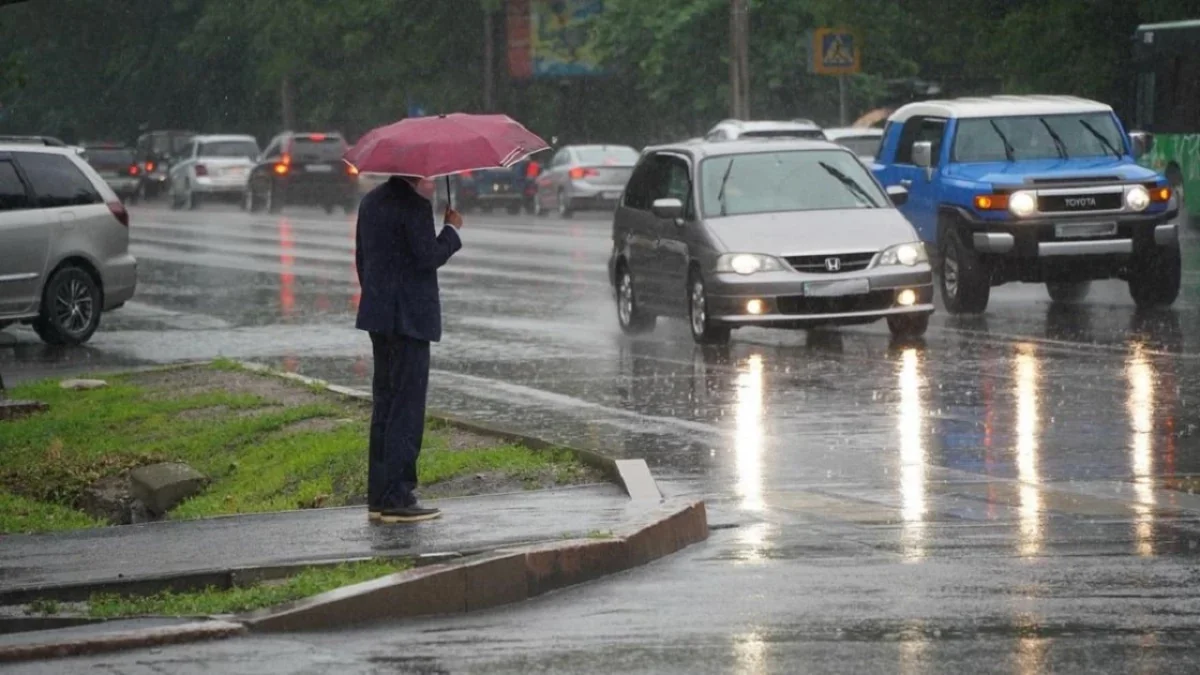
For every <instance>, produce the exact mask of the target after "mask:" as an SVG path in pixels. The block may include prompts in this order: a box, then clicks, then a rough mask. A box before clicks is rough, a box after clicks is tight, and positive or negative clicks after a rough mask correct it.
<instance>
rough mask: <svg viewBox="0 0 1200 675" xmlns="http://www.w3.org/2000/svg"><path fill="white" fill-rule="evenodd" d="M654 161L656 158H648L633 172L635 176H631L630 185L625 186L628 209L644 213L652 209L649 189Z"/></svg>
mask: <svg viewBox="0 0 1200 675" xmlns="http://www.w3.org/2000/svg"><path fill="white" fill-rule="evenodd" d="M653 160H654V157H647V158H645V159H643V160H642V162H641V163H640V164H638V165H637V168H635V169H634V170H633V175H632V176H630V178H629V183H628V184H626V186H625V206H626V207H628V208H631V209H640V210H642V211H646V210H648V209H649V208H650V192H649V188H650V180H651V173H652V172H653V168H654V161H653Z"/></svg>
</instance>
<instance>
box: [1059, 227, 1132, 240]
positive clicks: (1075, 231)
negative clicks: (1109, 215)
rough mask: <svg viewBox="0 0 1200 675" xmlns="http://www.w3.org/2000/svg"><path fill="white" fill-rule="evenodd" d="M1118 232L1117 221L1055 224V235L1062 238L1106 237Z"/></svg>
mask: <svg viewBox="0 0 1200 675" xmlns="http://www.w3.org/2000/svg"><path fill="white" fill-rule="evenodd" d="M1116 233H1117V224H1116V223H1060V224H1058V225H1055V226H1054V235H1055V236H1057V237H1058V238H1060V239H1082V238H1084V237H1104V236H1110V235H1114V234H1116Z"/></svg>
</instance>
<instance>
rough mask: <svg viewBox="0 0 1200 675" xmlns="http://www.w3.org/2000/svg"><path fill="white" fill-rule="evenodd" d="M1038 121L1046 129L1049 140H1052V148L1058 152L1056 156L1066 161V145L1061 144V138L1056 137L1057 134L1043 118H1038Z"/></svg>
mask: <svg viewBox="0 0 1200 675" xmlns="http://www.w3.org/2000/svg"><path fill="white" fill-rule="evenodd" d="M1038 121H1039V122H1041V123H1042V126H1044V127H1046V132H1047V133H1049V134H1050V138H1052V139H1054V147H1055V148H1056V149H1057V150H1058V156H1059V157H1061V158H1063V159H1066V158H1067V144H1066V143H1063V139H1062V136H1059V135H1058V132H1057V131H1055V130H1054V127H1052V126H1050V123H1049V122H1047V121H1046V118H1045V117H1039V118H1038Z"/></svg>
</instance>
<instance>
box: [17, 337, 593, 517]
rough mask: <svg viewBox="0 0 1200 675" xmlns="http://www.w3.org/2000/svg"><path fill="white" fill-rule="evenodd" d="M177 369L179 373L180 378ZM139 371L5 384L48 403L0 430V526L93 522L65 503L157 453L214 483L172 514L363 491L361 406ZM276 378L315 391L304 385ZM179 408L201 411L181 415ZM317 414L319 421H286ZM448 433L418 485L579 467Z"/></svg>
mask: <svg viewBox="0 0 1200 675" xmlns="http://www.w3.org/2000/svg"><path fill="white" fill-rule="evenodd" d="M211 369H212V371H214V375H215V373H222V372H230V371H231V370H241V368H240V366H238V365H237V364H236V363H233V362H225V361H218V362H215V363H214V364H213V365H212V366H211ZM186 371H187V369H181V370H180V371H178V372H180V373H181V377H184V376H186V375H188V373H187V372H186ZM170 372H174V371H170ZM193 375H194V373H193ZM137 377H138V376H137V375H130V376H120V375H118V376H112V377H108V378H107V381H108V382H109V386H108V387H106V388H103V389H96V390H90V391H66V390H64V389H62V388H61V387H60V386H59V384H58V380H48V381H43V382H35V383H31V384H27V385H22V386H20V387H17V388H16V389H14V390H13V392H12V395H13V396H14V397H16V398H30V399H37V400H41V401H45V402H46V403H48V404H49V405H50V409H49V411H48V412H46V413H44V414H40V415H35V416H32V417H28V418H24V419H21V420H17V421H12V422H5V423H4V425H3V427H0V533H12V532H47V531H55V530H66V529H76V528H83V527H94V526H97V525H100V523H97V522H96V521H94V520H92V519H91V518H89V517H88V516H86V515H84V514H83V513H81V512H79V511H77V510H76V509H75V508H74V507H75V505H76V504H77V503H78V500H79V498H80V496H81V494H82V493H83V491H84V489H85V488H86V487H87V486H88V485H90V484H92V483H93V482H95V481H96V480H97V479H99V478H102V477H104V476H110V475H117V474H120V473H121V472H123V471H126V470H128V469H131V468H135V467H137V466H141V465H144V464H150V463H154V462H161V461H182V462H186V463H188V464H189V465H191V466H193V467H195V468H196V469H197V470H199V471H201V472H202V473H204V474H205V475H206V476H208V477H209V478H210V479H211V482H210V484H209V486H208V487H207V489H206V490H205V492H203V493H202V494H200V495H198V496H196V497H194V498H192V499H190V500H188V501H187V502H185V503H183V504H181V505H180V506H178V507H177V508H176V509H175V510H173V511H172V512H171V514H170V517H171V518H178V519H184V518H204V517H211V516H216V515H227V514H234V513H255V512H264V511H279V510H288V509H296V508H313V507H320V506H341V505H345V504H347V503H354V502H356V501H357V500H360V499H362V497H363V496H364V495H365V492H366V464H367V457H366V442H367V432H368V426H369V421H370V407H369V404H364V403H363V402H360V401H354V400H350V399H344V398H342V397H339V396H337V395H334V394H330V393H329V392H324V391H322V392H321V395H320V396H313V397H310V401H311V402H308V403H305V404H303V405H294V406H291V407H283V406H280V405H277V404H276V403H275V402H273V401H271V400H268V399H265V398H263V397H262V396H259V395H255V394H251V393H246V392H243V391H224V390H217V391H210V392H204V393H190V394H189V393H187V390H179V391H178V392H177V393H175V392H173V390H172V389H171V388H170V387H169V386H168V387H163V388H159V389H157V390H153V391H152V390H149V389H147V388H144V387H142V386H139V385H138V384H137V383H136V382H137ZM158 377H163V376H162V375H158ZM260 377H272V376H268V375H261V376H260ZM273 379H274V378H273ZM275 381H276V383H277V385H278V386H285V387H293V388H295V389H296V391H299V392H304V393H314V394H315V393H316V392H315V390H314V389H312V388H310V387H307V386H306V385H304V384H303V383H299V382H289V381H287V380H282V379H279V380H275ZM193 391H194V390H193ZM187 411H203V414H202V415H200V416H191V417H188V416H181V415H184V414H185V413H187ZM317 418H325V419H326V420H328V422H327V423H325V426H324V427H322V428H315V429H297V428H288V427H290V426H292V425H295V424H297V423H299V422H303V421H305V420H314V419H317ZM451 433H452V432H451V430H449V429H444V428H434V427H433V426H431V428H430V429H429V431H428V432H427V433H426V436H425V444H424V450H423V452H422V454H421V465H420V472H421V481H422V483H423V484H426V485H430V484H434V483H438V482H441V481H444V480H448V479H451V478H454V477H456V476H461V475H473V474H477V473H483V472H500V473H503V474H505V475H508V476H513V477H516V478H517V479H518V480H523V481H525V482H526V485H528V486H533V485H534V483H536V482H537V481H538V480H540V479H541V478H542V477H544V476H546V475H547V473H549V474H550V475H552V476H553V477H554V479H555V482H557V483H571V482H579V480H580V479H581V478H582V477H583V476H585V475H587V470H586V469H585V468H584V467H583V466H582V465H581V464H579V463H578V462H577V461H576V460H575V459H574V458H573V456H571V455H570V454H569V453H565V452H536V451H533V450H530V449H528V448H525V447H520V446H515V445H510V444H502V445H496V446H492V447H485V448H479V449H472V450H455V451H450V450H449V449H448V446H449V442H450V435H451Z"/></svg>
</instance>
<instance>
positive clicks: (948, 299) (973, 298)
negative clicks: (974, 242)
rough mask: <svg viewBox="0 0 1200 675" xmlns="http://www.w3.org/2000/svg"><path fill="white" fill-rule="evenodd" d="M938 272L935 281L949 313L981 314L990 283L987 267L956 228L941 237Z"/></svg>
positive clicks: (986, 300)
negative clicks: (965, 242) (936, 280)
mask: <svg viewBox="0 0 1200 675" xmlns="http://www.w3.org/2000/svg"><path fill="white" fill-rule="evenodd" d="M940 253H941V265H940V267H941V274H939V275H938V284H939V285H940V287H941V291H942V300H943V302H945V303H946V311H948V312H950V313H951V314H980V313H982V312H983V311H985V310H986V309H987V306H988V299H989V298H990V297H991V293H992V285H991V279H990V277H989V275H988V270H987V267H986V266H985V265H984V263H983V262H982V261H981V260H979V256H978V255H976V253H975V251H973V250H971V249H970V248H968V247H967V245H966V244H964V243H963V240H962V237H960V236H959V234H958V233H957V232H954V231H949V232H946V233H945V234H944V235H943V237H942V246H941V251H940Z"/></svg>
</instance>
